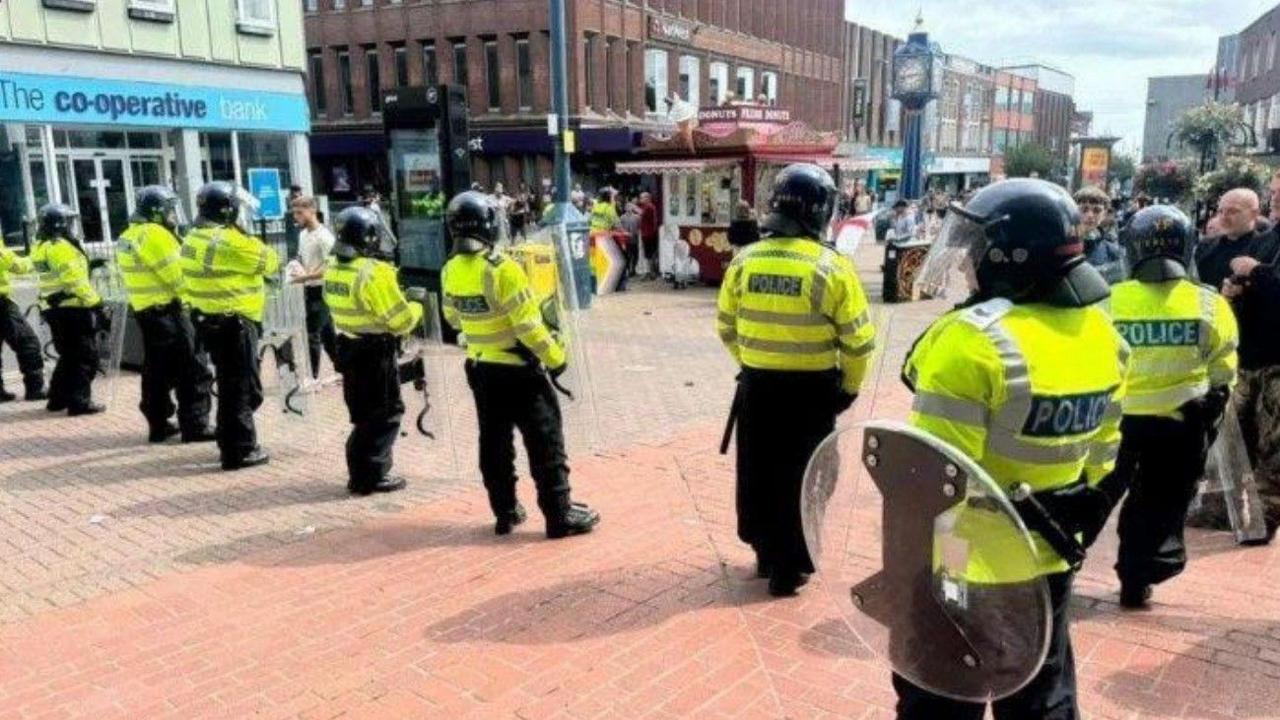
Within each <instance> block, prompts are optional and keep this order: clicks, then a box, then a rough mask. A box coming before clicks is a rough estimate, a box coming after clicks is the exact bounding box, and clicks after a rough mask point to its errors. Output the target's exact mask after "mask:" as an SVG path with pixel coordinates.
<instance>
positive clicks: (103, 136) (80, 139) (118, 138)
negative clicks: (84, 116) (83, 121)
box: [67, 130, 125, 150]
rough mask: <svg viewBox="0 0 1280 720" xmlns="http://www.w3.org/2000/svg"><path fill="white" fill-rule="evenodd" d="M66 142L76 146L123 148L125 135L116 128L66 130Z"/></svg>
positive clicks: (96, 148) (95, 148)
mask: <svg viewBox="0 0 1280 720" xmlns="http://www.w3.org/2000/svg"><path fill="white" fill-rule="evenodd" d="M67 143H68V144H69V145H70V146H71V147H77V148H91V149H94V150H107V149H109V150H117V149H124V148H125V137H124V133H123V132H121V131H118V130H68V131H67Z"/></svg>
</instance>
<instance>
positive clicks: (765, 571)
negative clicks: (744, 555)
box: [756, 550, 773, 580]
mask: <svg viewBox="0 0 1280 720" xmlns="http://www.w3.org/2000/svg"><path fill="white" fill-rule="evenodd" d="M771 574H773V568H772V567H771V566H770V564H769V561H768V560H767V559H765V556H764V553H762V552H760V551H759V550H756V577H758V578H760V579H761V580H763V579H765V578H767V577H769V576H770V575H771Z"/></svg>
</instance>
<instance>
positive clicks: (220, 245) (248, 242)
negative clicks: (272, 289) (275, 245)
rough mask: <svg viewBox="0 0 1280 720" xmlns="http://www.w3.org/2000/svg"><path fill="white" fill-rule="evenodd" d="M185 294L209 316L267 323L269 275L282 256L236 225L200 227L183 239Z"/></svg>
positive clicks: (187, 299) (272, 272)
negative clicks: (236, 317) (266, 283)
mask: <svg viewBox="0 0 1280 720" xmlns="http://www.w3.org/2000/svg"><path fill="white" fill-rule="evenodd" d="M181 253H182V260H181V261H180V262H179V264H180V265H181V267H182V275H183V282H184V287H183V291H182V294H183V298H184V299H185V300H186V301H187V302H189V303H190V304H191V307H193V308H195V309H196V310H199V311H200V312H202V313H205V314H207V315H241V316H243V317H246V318H248V319H250V320H252V321H254V322H262V313H263V310H264V309H265V307H266V302H267V299H266V292H265V285H264V280H265V278H266V277H267V276H268V275H273V274H275V273H276V272H277V271H278V270H279V269H280V257H279V256H278V255H276V251H275V250H272V249H271V248H270V247H268V246H267V245H266V244H265V243H263V242H262V241H261V240H259V239H257V238H255V237H250V236H248V235H245V234H244V233H243V232H240V230H239V229H237V228H234V227H222V226H218V227H212V226H211V227H199V228H196V229H195V230H192V231H191V232H189V233H187V236H186V237H185V238H183V240H182V250H181Z"/></svg>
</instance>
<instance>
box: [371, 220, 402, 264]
mask: <svg viewBox="0 0 1280 720" xmlns="http://www.w3.org/2000/svg"><path fill="white" fill-rule="evenodd" d="M399 245H400V241H399V239H397V238H396V234H395V233H393V232H391V228H389V227H387V225H386V223H381V222H380V223H378V224H377V235H376V238H375V241H374V246H375V247H376V248H377V249H378V250H377V252H378V255H380V256H381V257H383V258H386V259H388V260H391V259H393V258H395V256H396V248H397V247H398V246H399Z"/></svg>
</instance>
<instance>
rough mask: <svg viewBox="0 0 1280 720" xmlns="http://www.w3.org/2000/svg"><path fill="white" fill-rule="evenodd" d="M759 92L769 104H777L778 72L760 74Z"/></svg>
mask: <svg viewBox="0 0 1280 720" xmlns="http://www.w3.org/2000/svg"><path fill="white" fill-rule="evenodd" d="M760 92H761V94H763V95H764V99H765V101H766V102H768V103H769V104H770V105H777V104H778V73H776V72H765V73H761V74H760Z"/></svg>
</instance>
